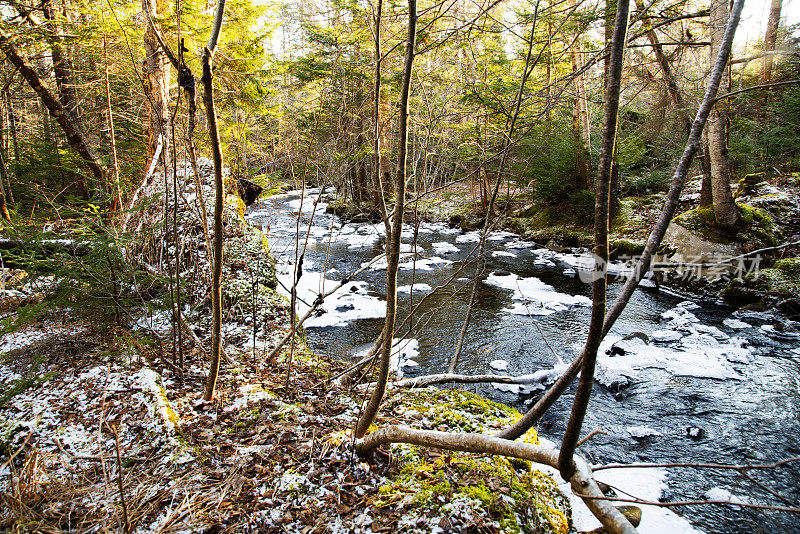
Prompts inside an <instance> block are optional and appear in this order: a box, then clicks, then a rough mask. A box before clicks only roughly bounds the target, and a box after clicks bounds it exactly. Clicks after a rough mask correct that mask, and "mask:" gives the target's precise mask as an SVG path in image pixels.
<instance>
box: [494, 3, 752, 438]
mask: <svg viewBox="0 0 800 534" xmlns="http://www.w3.org/2000/svg"><path fill="white" fill-rule="evenodd" d="M743 5H744V0H736V2H735V3H734V5H733V11H732V16H731V17H730V19H729V20H728V26H727V28H726V29H725V35H724V37H723V39H722V44H721V46H720V50H719V55H718V56H717V59H716V62H715V63H714V68H713V69H712V71H711V76H710V77H709V80H708V87H707V88H706V93H705V96H704V97H703V101H702V103H701V104H700V108H699V109H698V110H697V115H696V116H695V119H694V123H693V124H692V131H691V134H690V135H689V139H688V140H687V142H686V148H685V149H684V151H683V155H682V156H681V159H680V161H679V162H678V165H677V167H676V168H675V172H674V173H673V175H672V181H671V182H670V186H669V192H668V193H667V198H666V201H665V203H664V207H663V208H662V210H661V215H659V217H658V221H656V224H655V226H654V227H653V229H652V231H651V232H650V236H649V237H648V238H647V244H646V245H645V248H644V251H643V252H642V255H641V256H640V257H639V261H638V262H637V263H636V265H635V266H634V268H633V272H632V274H631V276H630V277H629V278H628V280H627V281H626V282H625V284H624V285H623V286H622V289H621V290H620V292H619V294H618V295H617V298H616V300H614V303H613V304H612V305H611V306H610V307H609V309H608V312H607V313H606V316H605V320H604V321H603V332H602V335H603V337H605V336H606V335H607V334H608V332H609V331H610V330H611V327H612V326H614V323H615V322H616V320H617V318H619V316H620V314H622V311H623V310H624V309H625V307H626V306H627V305H628V302H629V301H630V299H631V297H632V296H633V293H634V292H635V291H636V288H637V287H638V285H639V282H640V281H641V280H642V278H644V276H645V274H647V272H648V270H649V269H650V264H651V262H652V260H653V256H654V255H655V253H656V250H658V248H659V247H660V246H661V241H662V240H663V239H664V234H665V233H666V232H667V227H669V224H670V221H672V218H673V217H674V216H675V210H676V209H677V207H678V203H679V201H680V196H681V191H682V190H683V184H684V181H685V180H686V176H687V174H688V173H689V168H690V167H691V165H692V162H693V161H694V158H695V156H696V155H697V152H698V151H699V148H700V142H701V137H702V132H703V131H704V129H705V126H706V122H707V120H708V116H709V114H710V112H711V108H712V107H713V106H714V102H715V97H716V95H717V91H718V90H719V86H720V81H721V79H722V76H723V73H724V71H725V66H726V65H727V63H728V57H729V56H730V52H731V46H732V43H733V36H734V34H735V33H736V27H737V26H738V24H739V17H740V16H741V13H742V7H743ZM584 355H585V348H584V351H582V352H581V353H580V354H579V355H578V357H577V358H575V360H573V362H572V363H571V364H570V365H569V367H568V368H567V369H566V370H565V371H564V374H563V375H561V377H560V378H559V379H558V380H556V382H555V383H554V384H553V385H552V386H551V387H550V389H549V390H548V391H547V392H546V393H545V394H544V395H543V396H542V397H541V398H540V399H539V400H538V401H536V404H534V405H533V406H532V407H531V409H530V410H528V411H527V412H526V413H525V415H523V416H522V418H521V419H519V421H517V422H516V423H514V424H513V425H511V426H510V427H508V428H506V429H504V430H502V431H501V432H498V433H497V437H500V438H505V439H517V438H519V437H520V436H522V435H523V434H525V432H527V431H528V430H530V429H531V428H533V426H534V425H536V424H537V423H538V421H539V419H540V418H541V417H542V415H544V413H545V412H547V410H548V409H549V408H550V407H551V406H552V405H553V404H554V403H555V402H556V401H557V400H558V399H559V398H560V397H561V395H563V394H564V392H565V391H566V390H567V388H568V387H569V385H570V384H571V383H572V381H573V380H575V377H576V376H578V373H579V372H580V370H581V365H582V362H583V357H584Z"/></svg>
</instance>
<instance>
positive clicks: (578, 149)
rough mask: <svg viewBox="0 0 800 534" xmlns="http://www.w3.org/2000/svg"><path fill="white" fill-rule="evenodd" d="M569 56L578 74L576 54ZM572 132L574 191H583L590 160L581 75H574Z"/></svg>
mask: <svg viewBox="0 0 800 534" xmlns="http://www.w3.org/2000/svg"><path fill="white" fill-rule="evenodd" d="M576 46H577V45H576ZM571 55H572V72H573V73H574V72H578V70H579V69H580V67H581V65H579V62H580V59H579V58H578V52H577V51H576V50H574V49H573V50H572V53H571ZM572 132H573V140H574V143H573V144H574V145H575V176H576V183H575V190H576V191H583V190H586V189H589V187H591V179H590V176H591V160H590V152H589V147H590V144H589V143H590V141H589V114H588V107H587V105H586V88H585V87H584V83H583V75H582V74H577V75H575V96H574V97H573V99H572Z"/></svg>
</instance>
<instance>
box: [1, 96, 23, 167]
mask: <svg viewBox="0 0 800 534" xmlns="http://www.w3.org/2000/svg"><path fill="white" fill-rule="evenodd" d="M4 96H5V100H6V105H7V106H8V124H9V126H10V129H11V145H12V147H13V148H14V177H16V179H17V181H18V182H19V179H20V171H19V143H18V141H17V114H16V113H15V112H14V102H13V101H12V100H11V91H9V90H8V88H6V91H5V95H4Z"/></svg>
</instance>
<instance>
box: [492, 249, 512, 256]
mask: <svg viewBox="0 0 800 534" xmlns="http://www.w3.org/2000/svg"><path fill="white" fill-rule="evenodd" d="M492 257H493V258H516V257H517V255H516V254H514V253H513V252H508V251H505V250H495V251H494V252H492Z"/></svg>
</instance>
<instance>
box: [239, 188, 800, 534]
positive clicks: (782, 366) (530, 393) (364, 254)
mask: <svg viewBox="0 0 800 534" xmlns="http://www.w3.org/2000/svg"><path fill="white" fill-rule="evenodd" d="M318 193H319V191H318V190H311V191H306V194H305V197H304V201H303V202H302V203H301V201H300V200H301V195H300V192H291V193H289V194H286V195H281V196H278V197H273V198H271V199H267V200H266V201H262V202H260V203H259V204H257V205H255V206H254V207H253V208H251V210H250V212H249V220H250V222H251V223H252V224H254V225H260V226H261V227H262V228H263V229H264V230H268V233H269V236H270V245H271V247H272V250H273V253H274V254H275V255H276V257H277V259H278V261H279V266H278V269H279V272H280V273H281V274H280V275H279V278H280V279H281V281H282V282H283V283H284V284H285V285H289V283H290V280H291V274H290V273H291V271H292V269H293V264H294V262H295V258H296V257H298V256H299V253H297V252H296V250H295V236H296V235H297V231H296V228H297V217H296V215H297V213H298V212H299V213H300V225H299V228H300V237H301V244H302V242H304V241H305V240H306V238H308V246H307V249H306V254H305V256H304V257H303V271H304V274H303V277H302V278H301V289H300V291H299V296H300V298H301V299H302V300H303V301H305V304H304V303H303V302H301V303H300V304H299V311H300V312H301V313H302V312H303V310H304V306H306V305H308V304H310V303H311V302H313V300H314V298H315V295H316V294H317V293H319V292H320V291H321V290H323V289H329V288H332V287H333V285H335V283H337V282H338V281H340V280H341V279H342V278H344V277H345V276H349V275H350V274H351V273H353V272H354V271H355V270H357V269H359V268H360V267H361V266H362V265H363V264H365V263H366V262H369V261H371V260H373V259H374V258H376V257H378V256H379V255H380V254H381V251H382V248H381V247H382V244H383V240H384V239H383V236H382V231H383V228H382V225H380V224H378V225H371V224H363V223H362V224H344V225H343V224H341V222H340V221H338V220H337V219H336V218H335V217H333V216H331V215H327V214H325V213H324V207H325V204H324V202H320V203H319V204H318V205H317V206H316V209H315V206H314V202H313V201H314V200H315V199H316V198H317V194H318ZM312 213H313V222H312V224H311V226H310V227H309V221H311V219H312ZM309 228H310V230H309ZM413 236H414V229H413V228H412V227H404V230H403V242H404V243H406V245H405V248H406V250H407V251H408V252H409V254H408V255H407V256H406V257H404V259H403V260H402V265H401V271H400V275H399V282H398V284H399V285H400V286H407V287H405V288H402V289H404V292H401V293H399V308H400V310H401V317H402V319H406V318H407V317H408V311H409V309H410V307H411V306H412V304H413V303H418V302H419V301H420V300H421V298H422V297H423V296H424V295H425V294H428V293H431V291H432V289H433V288H436V287H437V286H440V285H444V284H445V283H447V285H446V286H445V287H444V288H443V289H441V290H438V291H436V292H434V293H433V294H432V295H431V296H430V297H428V298H427V299H426V300H425V301H424V302H423V304H422V305H421V306H420V307H419V309H417V310H416V311H415V313H414V314H413V315H412V317H411V318H410V319H408V320H407V321H406V326H405V327H404V328H403V330H402V335H403V337H408V338H412V339H414V340H416V341H417V342H418V350H417V351H412V352H411V354H406V356H407V357H410V358H408V359H403V358H401V364H405V365H403V367H401V372H402V373H403V374H404V375H405V376H417V375H422V374H429V373H439V372H445V371H446V370H447V366H448V365H449V362H450V359H451V357H452V354H453V350H454V348H455V345H456V340H457V338H458V335H459V332H460V330H461V326H462V323H463V320H464V315H465V313H466V309H467V304H468V302H469V295H470V290H471V288H472V283H471V277H472V275H473V274H474V270H475V267H474V264H472V263H466V264H465V261H464V260H465V259H468V258H469V257H470V253H471V251H473V249H474V248H475V247H476V246H477V236H478V234H477V233H466V234H465V233H463V232H461V231H460V230H457V229H452V228H448V227H447V226H446V225H444V224H428V223H423V224H421V225H420V227H419V228H418V232H417V240H416V248H415V249H414V251H415V252H416V253H417V254H416V255H414V254H410V252H413V251H412V239H413ZM472 257H474V255H473V256H472ZM576 263H580V258H577V257H576V256H574V255H569V254H555V253H553V252H551V251H548V250H545V249H542V248H541V247H540V246H538V245H536V244H533V243H530V242H523V241H520V240H519V239H518V237H517V236H515V235H513V234H508V233H505V232H495V233H493V234H491V235H490V240H489V242H488V247H487V266H486V271H485V272H484V275H483V279H484V281H483V282H481V284H480V285H479V291H478V294H477V299H476V308H475V310H474V312H473V315H472V321H471V323H470V328H469V331H468V335H467V337H466V341H465V345H464V350H463V354H462V356H461V358H460V360H459V362H458V365H457V372H460V373H481V374H484V373H489V372H497V371H493V369H492V367H491V366H490V363H492V362H495V361H496V360H502V361H505V362H507V365H508V367H507V370H506V371H503V374H505V373H507V374H512V375H521V374H528V373H534V372H536V371H540V370H545V369H553V368H558V366H559V365H560V364H561V363H562V362H563V361H567V362H568V361H570V360H571V359H572V358H573V357H574V356H575V354H576V353H577V351H578V350H580V348H581V346H582V344H583V341H584V339H585V336H586V330H587V326H588V323H589V315H590V308H589V307H588V306H587V303H588V302H589V297H590V296H591V286H590V285H589V284H588V283H584V282H583V281H581V279H580V278H579V277H576V276H575V274H574V272H575V271H574V269H571V268H570V266H574V265H575V264H576ZM385 276H386V270H385V264H384V265H383V269H381V265H380V261H377V262H376V263H375V264H374V265H373V266H372V267H371V268H369V269H367V270H366V271H365V272H364V273H362V274H361V275H359V276H357V277H355V278H354V281H353V282H352V283H349V284H348V285H347V286H345V287H344V288H343V290H342V291H340V292H338V293H337V294H335V295H333V296H332V297H329V298H328V299H326V302H325V304H324V306H323V308H324V313H321V314H319V315H317V316H315V317H313V318H312V319H311V320H310V323H308V325H309V328H308V329H307V331H308V341H309V345H310V346H311V348H312V349H313V350H315V351H317V352H318V353H324V354H329V355H332V356H336V357H339V358H343V359H353V358H355V357H356V355H357V353H358V352H359V351H362V350H364V347H365V346H368V344H369V343H371V342H372V341H373V340H374V339H375V337H376V336H377V335H378V333H379V332H380V328H381V326H382V319H381V317H382V315H383V314H384V312H385V302H384V291H385V290H384V285H385ZM408 286H411V287H408ZM620 286H621V284H620V283H619V282H614V283H612V284H611V287H610V292H611V295H610V296H609V299H612V298H613V297H614V296H615V293H616V292H617V291H618V290H619V288H620ZM412 287H413V288H414V289H415V290H414V292H413V293H411V292H410V290H411V288H412ZM306 309H307V308H306ZM795 326H796V325H793V324H791V323H781V322H780V318H778V317H775V316H771V315H766V314H749V315H748V314H744V315H737V314H734V310H732V309H730V308H727V307H725V306H723V305H720V304H718V303H715V302H705V301H688V302H687V299H686V298H685V297H682V296H677V295H675V294H672V293H670V292H664V291H659V290H656V289H644V290H641V291H637V293H636V294H635V295H634V297H633V298H632V300H631V302H630V304H629V305H628V307H627V309H626V311H625V313H623V315H622V316H621V317H620V319H619V320H618V321H617V323H616V325H615V326H614V328H613V330H612V332H611V333H610V334H609V336H608V340H607V342H606V343H604V345H603V347H602V349H603V352H605V351H606V349H608V348H609V347H610V344H611V342H613V341H616V340H619V339H620V338H622V337H624V336H628V335H629V334H631V333H635V332H641V333H643V334H645V336H647V338H648V340H649V343H646V342H645V341H643V340H642V339H641V337H632V338H631V339H628V340H624V341H620V342H619V343H618V344H617V346H618V347H619V348H620V349H621V351H617V352H624V354H622V355H618V356H614V357H611V356H608V355H605V354H604V355H603V356H601V358H600V361H599V364H598V383H596V387H595V391H594V393H593V397H592V401H591V404H590V407H589V413H588V415H587V417H586V421H585V423H584V429H585V433H588V432H589V431H591V430H593V429H598V428H602V429H605V430H606V431H607V434H606V435H601V436H598V437H596V438H594V439H592V440H591V441H590V442H589V444H587V445H586V446H584V447H583V449H582V450H583V451H584V452H585V453H586V454H587V455H588V457H589V459H590V460H591V461H593V462H596V463H607V462H713V463H726V464H728V463H730V464H743V463H767V462H772V461H775V460H778V459H782V458H786V457H790V456H798V455H800V420H798V414H799V413H800V410H798V408H799V406H798V405H799V404H800V401H799V400H798V399H799V398H800V396H799V395H798V390H799V389H800V369H798V367H799V362H800V349H798V348H797V347H798V344H800V335H798V334H796V329H795ZM782 330H783V331H782ZM642 337H643V336H642ZM654 339H659V340H664V341H663V342H655V341H654ZM502 365H503V364H502V363H501V362H495V363H494V366H495V367H502ZM468 389H471V390H473V391H476V392H478V393H480V394H482V395H484V396H487V397H490V398H492V399H494V400H497V401H501V402H504V403H507V404H510V405H514V406H516V407H517V408H519V409H520V410H521V411H524V410H525V408H526V406H528V405H529V404H530V403H531V402H533V401H535V400H536V398H537V396H538V395H539V394H540V392H541V391H542V390H543V386H540V385H538V384H536V385H534V386H531V387H523V388H522V390H520V391H516V390H515V389H516V388H504V389H506V390H501V389H498V388H496V387H492V386H491V385H481V386H469V387H468ZM508 389H511V390H510V391H509V390H508ZM570 405H571V395H569V394H568V395H565V396H564V397H563V398H562V399H561V400H560V401H559V402H558V403H556V405H555V406H554V407H553V408H552V409H551V410H550V411H549V412H548V413H547V415H546V416H545V418H544V419H543V421H542V422H541V426H540V428H539V432H540V435H542V436H543V437H546V438H548V439H550V440H552V441H555V442H558V440H559V438H560V436H561V434H562V433H563V431H564V426H565V422H566V419H567V417H568V415H569V409H570ZM799 468H800V464H797V465H796V466H794V467H790V468H788V469H787V468H784V469H781V470H776V471H770V472H769V473H767V474H760V475H759V474H758V473H755V472H753V473H752V474H753V476H754V477H756V478H758V480H760V481H761V482H764V483H767V484H768V485H770V486H771V487H773V488H777V489H778V491H779V492H780V493H781V494H782V495H783V496H785V497H787V498H788V499H790V500H793V501H795V502H796V501H798V500H800V476H798V474H799V473H800V469H799ZM624 476H630V477H633V475H624ZM666 484H667V487H666V488H665V490H664V491H663V495H662V498H665V500H672V501H675V500H697V499H704V498H705V497H704V495H705V494H706V492H708V491H710V490H711V491H712V493H711V494H710V495H711V496H715V495H717V494H718V493H719V488H721V489H724V490H726V491H730V492H732V493H733V494H734V495H737V496H739V497H747V498H750V499H752V500H753V501H754V502H759V503H766V504H782V503H780V502H779V501H778V500H777V499H776V498H775V497H773V496H770V495H769V494H767V493H765V492H764V491H762V490H758V489H757V488H755V487H754V486H753V485H752V484H750V483H748V482H747V481H746V480H743V479H742V478H741V477H740V475H739V474H738V472H731V471H727V472H725V471H708V470H691V469H678V468H670V469H668V470H667V476H666ZM676 511H677V512H678V513H681V514H685V516H686V518H687V519H689V520H690V522H691V524H692V525H693V526H694V527H696V528H697V529H698V530H701V531H703V532H708V533H711V532H726V533H739V532H741V533H745V532H747V533H752V532H800V519H798V518H797V517H796V516H795V517H791V516H788V515H782V514H779V513H774V512H769V513H761V512H756V511H752V510H739V509H738V508H730V507H711V506H703V507H692V508H691V509H688V510H687V509H677V510H676ZM656 513H657V512H652V514H656ZM644 516H645V520H647V519H648V517H649V516H648V510H646V511H645V514H644ZM644 526H645V525H644V524H643V527H644ZM663 528H666V527H663ZM669 528H673V527H669ZM684 530H685V531H686V530H688V528H686V529H684ZM650 531H659V527H658V526H657V525H656V526H652V525H651V528H650Z"/></svg>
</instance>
